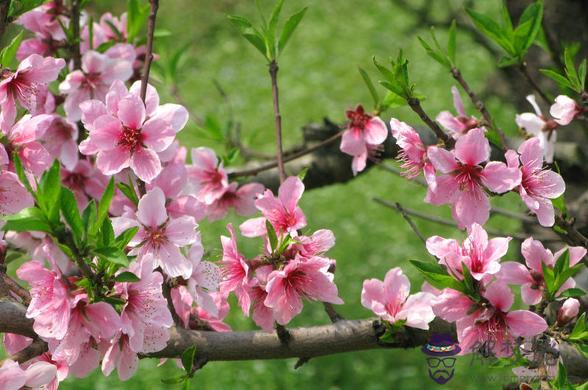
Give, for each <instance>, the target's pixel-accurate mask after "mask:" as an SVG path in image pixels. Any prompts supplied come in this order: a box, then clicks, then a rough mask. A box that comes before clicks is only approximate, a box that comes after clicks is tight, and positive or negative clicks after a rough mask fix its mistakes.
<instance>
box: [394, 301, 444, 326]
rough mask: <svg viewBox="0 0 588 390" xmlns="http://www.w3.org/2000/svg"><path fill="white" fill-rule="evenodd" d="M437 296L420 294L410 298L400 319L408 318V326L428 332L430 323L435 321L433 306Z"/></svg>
mask: <svg viewBox="0 0 588 390" xmlns="http://www.w3.org/2000/svg"><path fill="white" fill-rule="evenodd" d="M434 298H435V296H434V295H433V294H429V293H426V292H419V293H416V294H414V295H411V296H409V297H408V299H407V300H406V302H405V303H404V305H403V306H402V310H401V311H400V312H399V313H398V317H399V318H403V317H404V318H406V326H410V327H412V328H417V329H423V330H428V329H429V322H431V321H433V319H435V313H433V308H432V306H431V304H432V303H433V299H434Z"/></svg>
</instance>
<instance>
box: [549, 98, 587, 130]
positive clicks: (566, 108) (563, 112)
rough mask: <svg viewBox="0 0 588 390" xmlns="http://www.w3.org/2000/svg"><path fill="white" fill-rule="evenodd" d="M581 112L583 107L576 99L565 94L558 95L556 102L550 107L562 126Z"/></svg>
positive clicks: (550, 111)
mask: <svg viewBox="0 0 588 390" xmlns="http://www.w3.org/2000/svg"><path fill="white" fill-rule="evenodd" d="M580 112H582V108H581V107H580V106H578V104H577V103H576V101H575V100H573V99H571V98H569V97H568V96H565V95H559V96H558V97H556V98H555V103H554V104H553V105H552V106H551V108H550V109H549V113H550V114H551V116H552V117H553V119H554V120H555V121H556V122H557V123H558V124H560V125H562V126H565V125H567V124H569V123H570V122H571V121H572V120H573V119H574V118H575V117H576V115H578V114H579V113H580Z"/></svg>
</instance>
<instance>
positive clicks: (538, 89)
mask: <svg viewBox="0 0 588 390" xmlns="http://www.w3.org/2000/svg"><path fill="white" fill-rule="evenodd" d="M519 70H520V71H521V73H522V74H523V76H525V80H527V83H529V85H530V86H531V88H533V89H534V90H535V92H537V93H538V94H539V96H541V99H543V101H544V102H545V104H547V105H548V106H550V105H551V103H552V102H551V99H549V97H548V96H547V94H546V93H545V92H543V90H542V89H541V87H540V86H539V84H537V83H536V82H535V80H533V78H532V77H531V74H530V73H529V68H527V63H526V62H523V63H522V64H521V65H519Z"/></svg>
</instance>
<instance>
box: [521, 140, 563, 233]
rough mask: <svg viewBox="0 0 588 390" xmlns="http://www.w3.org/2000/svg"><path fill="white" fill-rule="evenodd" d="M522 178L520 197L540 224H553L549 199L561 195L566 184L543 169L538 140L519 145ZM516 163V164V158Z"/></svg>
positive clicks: (549, 171) (552, 211)
mask: <svg viewBox="0 0 588 390" xmlns="http://www.w3.org/2000/svg"><path fill="white" fill-rule="evenodd" d="M518 152H519V153H520V161H521V162H522V164H523V166H522V167H521V173H522V180H521V185H520V186H519V194H520V195H521V198H522V199H523V201H524V202H525V204H526V205H527V207H528V208H529V210H531V212H533V213H534V214H536V215H537V219H538V220H539V223H540V224H541V225H542V226H553V224H554V223H555V213H554V210H553V204H552V203H551V199H555V198H557V197H559V196H560V195H562V194H563V193H564V191H565V189H566V184H565V182H564V181H563V179H562V177H561V176H560V175H558V174H557V173H555V172H553V171H551V170H547V169H543V152H542V150H541V145H540V141H539V139H537V138H531V139H529V140H527V141H525V142H523V144H522V145H521V146H520V147H519V150H518ZM514 156H515V155H513V159H516V165H517V166H518V159H517V158H516V157H514Z"/></svg>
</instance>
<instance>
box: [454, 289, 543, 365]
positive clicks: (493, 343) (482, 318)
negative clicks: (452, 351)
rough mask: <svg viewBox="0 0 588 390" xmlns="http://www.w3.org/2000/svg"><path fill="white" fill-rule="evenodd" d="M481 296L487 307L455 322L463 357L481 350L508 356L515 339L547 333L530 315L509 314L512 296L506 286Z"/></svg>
mask: <svg viewBox="0 0 588 390" xmlns="http://www.w3.org/2000/svg"><path fill="white" fill-rule="evenodd" d="M482 296H483V297H484V298H485V299H486V300H487V302H488V304H486V305H483V306H482V305H480V306H478V307H477V309H476V310H475V311H473V312H472V308H470V309H469V311H468V312H463V313H462V317H461V319H459V320H457V322H456V328H457V337H458V341H459V345H460V347H461V348H462V351H463V353H469V352H477V351H480V350H483V351H490V352H492V353H493V354H495V355H496V356H498V357H504V356H510V355H512V353H513V346H514V338H515V337H519V336H522V337H532V336H535V335H537V334H540V333H542V332H544V331H545V330H546V329H547V323H546V322H545V320H544V319H543V318H541V317H540V316H539V315H537V314H535V313H533V312H530V311H528V310H515V311H511V312H509V310H510V308H511V306H512V304H513V302H514V296H513V294H512V292H511V291H510V289H509V288H508V287H507V286H506V285H504V284H501V283H498V282H496V283H492V284H491V285H490V286H489V287H488V288H487V289H486V291H484V292H483V293H482ZM472 304H473V302H472ZM468 313H471V314H468Z"/></svg>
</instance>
